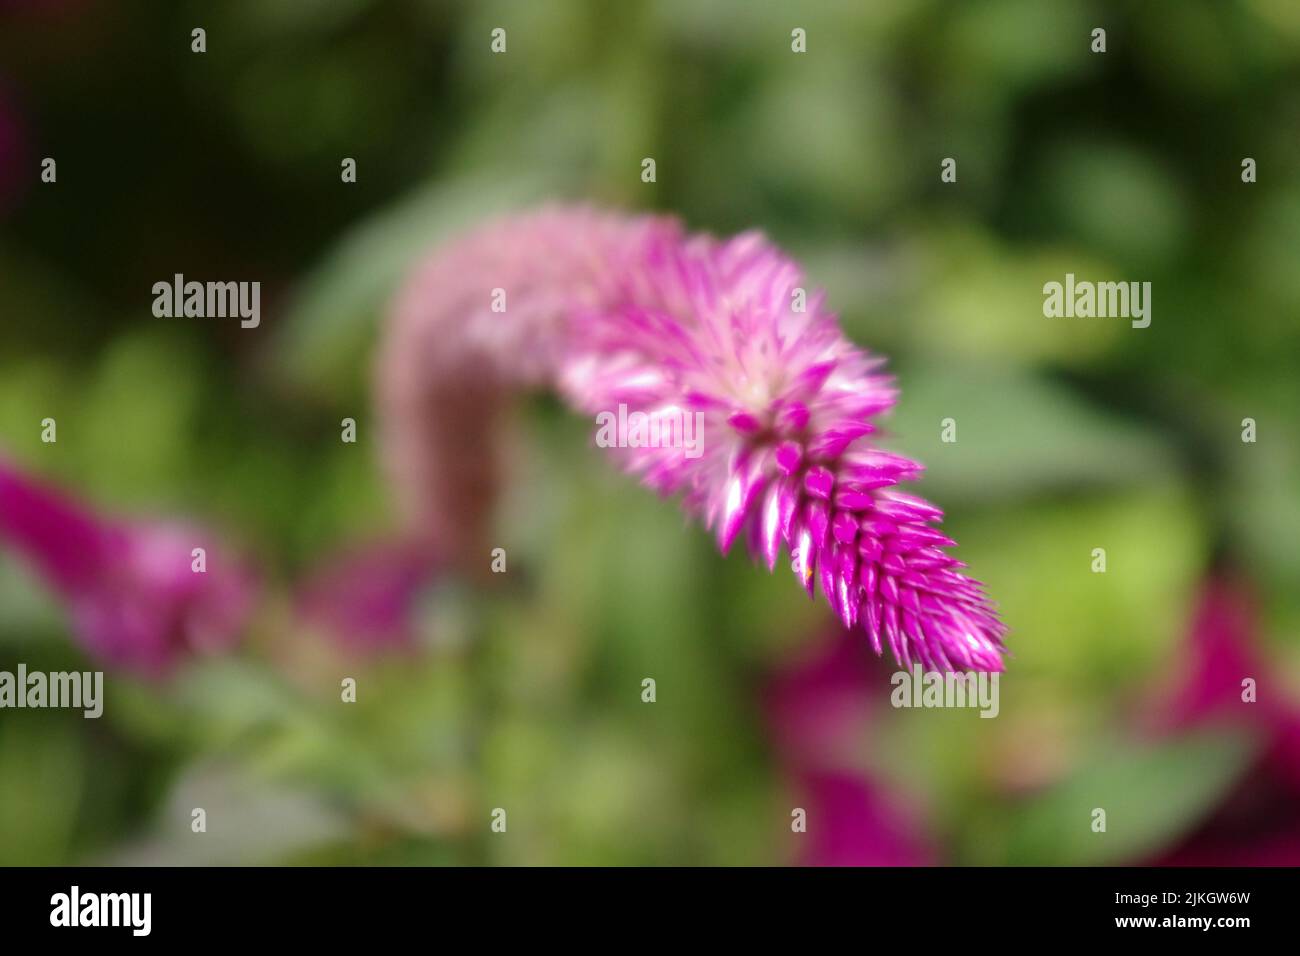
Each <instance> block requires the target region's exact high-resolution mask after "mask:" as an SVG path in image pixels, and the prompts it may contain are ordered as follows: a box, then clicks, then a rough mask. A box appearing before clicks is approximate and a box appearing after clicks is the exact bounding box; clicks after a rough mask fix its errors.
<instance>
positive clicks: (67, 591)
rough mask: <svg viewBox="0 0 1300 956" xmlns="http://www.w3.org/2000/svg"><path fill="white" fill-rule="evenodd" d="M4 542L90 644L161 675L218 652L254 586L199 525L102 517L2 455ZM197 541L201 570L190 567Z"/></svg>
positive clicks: (118, 661) (110, 657) (0, 540)
mask: <svg viewBox="0 0 1300 956" xmlns="http://www.w3.org/2000/svg"><path fill="white" fill-rule="evenodd" d="M0 544H7V545H8V546H10V547H11V548H13V549H14V550H15V551H16V552H18V553H19V554H21V555H23V556H24V557H25V558H26V559H27V561H28V562H29V563H30V564H31V565H32V567H33V568H34V569H35V571H36V572H37V573H38V574H39V575H40V576H41V577H42V578H43V579H44V580H45V582H46V583H47V584H48V585H49V586H50V588H51V589H52V590H54V591H55V592H56V593H57V594H58V595H59V596H60V597H61V598H62V599H63V600H64V601H65V602H66V603H67V606H68V608H69V609H70V612H71V615H72V619H73V626H74V629H75V630H76V632H77V634H78V636H79V637H80V638H81V640H82V642H83V643H84V644H85V646H86V649H87V650H88V651H89V652H90V653H91V654H93V655H94V656H95V657H97V658H99V659H100V660H102V661H104V662H106V663H108V664H110V665H114V666H120V667H124V668H128V669H131V670H135V671H137V672H140V673H143V674H145V675H147V676H151V677H158V676H162V675H163V674H165V673H166V672H167V671H168V670H170V669H171V667H173V666H174V665H175V663H176V662H177V661H178V660H179V659H180V658H181V657H183V656H184V655H186V654H188V653H192V652H196V651H211V650H216V649H220V648H224V647H226V646H228V645H229V644H230V643H232V642H233V641H234V640H235V638H236V637H237V636H238V633H239V630H240V628H241V627H242V625H243V623H244V621H245V619H246V617H247V615H248V612H249V610H250V608H251V603H252V596H253V584H252V580H251V576H250V575H249V573H248V572H247V570H246V569H244V568H242V567H231V566H230V565H228V564H227V563H226V562H225V561H224V560H223V559H222V558H221V557H220V556H219V555H218V554H217V553H215V552H214V551H213V550H212V548H211V545H210V544H209V542H208V540H207V538H206V536H205V535H204V534H203V533H201V532H198V531H196V530H193V529H190V528H187V527H185V526H181V525H175V524H163V523H143V524H126V523H121V522H116V521H110V520H105V519H103V518H100V517H98V516H96V515H93V514H91V513H90V512H89V511H88V510H86V509H85V508H83V507H82V506H80V505H79V504H76V503H74V502H72V501H71V500H69V499H67V498H65V497H63V496H62V495H60V494H59V493H57V492H55V491H53V490H51V489H49V488H47V487H44V486H42V485H40V484H38V483H36V482H35V481H32V480H31V479H30V478H28V477H26V476H25V475H23V474H22V473H21V472H19V471H18V470H17V469H16V468H14V467H13V466H12V465H10V464H8V463H7V462H5V461H3V460H0ZM196 547H202V548H204V549H205V553H206V562H205V563H206V570H205V571H204V572H203V573H197V572H195V571H194V570H193V564H192V562H193V556H192V551H193V549H194V548H196Z"/></svg>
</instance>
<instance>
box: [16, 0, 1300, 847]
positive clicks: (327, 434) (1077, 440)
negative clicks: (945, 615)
mask: <svg viewBox="0 0 1300 956" xmlns="http://www.w3.org/2000/svg"><path fill="white" fill-rule="evenodd" d="M198 26H201V27H203V28H205V29H206V31H207V44H208V52H207V53H206V54H202V55H200V54H194V53H191V52H190V31H191V29H193V28H194V27H198ZM1098 26H1100V27H1104V28H1105V29H1106V30H1107V44H1108V50H1107V52H1106V53H1105V54H1104V55H1096V54H1093V53H1091V52H1090V50H1089V45H1090V36H1089V34H1090V31H1091V30H1092V29H1093V28H1094V27H1098ZM494 27H504V28H505V29H506V30H507V37H508V47H507V53H506V54H505V55H499V56H498V55H493V54H492V53H491V52H490V50H489V41H490V32H491V30H492V29H493V28H494ZM794 27H802V28H804V29H805V30H806V31H807V37H808V52H807V53H806V54H803V55H797V54H794V53H792V52H791V48H790V31H791V30H792V29H793V28H794ZM1298 130H1300V5H1297V4H1296V3H1294V2H1293V0H1242V2H1237V3H1227V4H1225V3H1220V2H1213V0H1149V2H1141V3H1136V2H1134V3H1122V2H1114V3H1105V2H1092V3H1085V2H1071V0H1052V2H1041V0H987V2H980V3H948V2H938V0H881V2H872V3H860V2H848V0H846V2H829V0H828V2H818V3H806V4H792V3H777V2H764V0H720V2H714V3H708V4H704V3H699V2H696V0H660V2H654V3H607V2H599V0H590V2H579V0H545V2H538V0H495V2H487V0H484V2H475V3H452V2H434V0H423V2H420V0H407V2H387V3H385V2H378V0H328V2H326V0H295V2H292V3H289V2H284V3H279V2H273V3H268V2H264V0H228V2H223V3H221V4H211V3H200V2H192V0H185V2H167V3H161V2H158V3H145V2H130V0H118V2H108V0H6V2H4V3H0V210H2V211H0V217H2V218H0V455H2V456H3V457H5V458H6V459H8V460H9V461H10V462H11V463H13V464H15V465H16V466H17V467H19V468H21V469H22V470H23V471H24V473H26V474H27V475H28V476H30V477H31V478H32V479H33V480H35V481H38V482H40V483H42V484H45V485H49V486H53V487H58V488H61V489H63V490H64V492H66V493H67V494H69V495H71V496H73V497H74V498H76V499H77V500H78V501H80V502H82V504H83V505H84V506H85V507H87V508H91V509H94V510H95V511H96V512H97V513H101V514H103V515H107V516H114V517H121V516H126V517H128V518H130V519H131V520H139V521H150V520H155V519H158V518H172V517H183V518H184V519H185V520H187V521H194V522H199V523H201V524H203V525H204V526H206V527H208V528H210V529H213V532H214V533H215V534H217V535H218V536H219V537H220V538H221V540H222V541H224V542H225V543H226V545H227V547H228V548H230V549H232V550H233V551H235V552H238V553H239V554H241V555H245V556H247V557H248V559H249V560H250V561H251V562H253V563H254V564H255V565H256V567H257V571H258V575H259V582H260V583H259V585H258V590H257V596H256V609H255V612H254V613H253V615H252V617H251V618H250V621H249V624H248V626H247V627H246V628H244V629H242V630H241V633H240V634H239V640H238V641H237V642H236V643H235V644H234V645H233V646H231V647H229V648H226V649H225V650H224V651H223V652H222V653H211V654H203V655H196V657H195V659H193V660H184V661H180V662H178V666H176V667H175V668H174V669H173V670H171V671H169V672H168V673H167V674H166V675H165V676H163V677H145V676H141V675H138V674H136V673H134V672H132V671H131V670H129V669H123V668H114V667H111V666H110V667H108V668H107V669H108V676H107V679H106V687H107V700H106V705H105V713H104V716H103V718H102V719H100V720H98V721H92V720H84V719H82V717H81V716H80V713H79V712H75V711H54V710H44V711H32V710H25V711H13V710H6V711H3V712H0V862H3V863H6V864H20V863H27V864H31V863H35V864H53V863H87V862H88V863H140V862H143V863H195V864H200V863H229V862H242V863H323V864H776V863H789V862H802V863H958V864H1029V863H1048V864H1098V863H1146V862H1164V863H1177V862H1207V863H1297V862H1300V717H1297V714H1300V644H1298V643H1297V629H1298V627H1300V589H1298V588H1297V586H1296V585H1297V582H1300V544H1298V541H1300V417H1298V415H1297V411H1298V410H1300V376H1297V374H1296V372H1297V359H1298V357H1300V322H1298V321H1297V319H1298V318H1300V269H1297V267H1296V261H1297V253H1300V176H1298V175H1297V169H1298V168H1300V141H1298V138H1297V131H1298ZM46 156H51V157H54V158H56V160H57V163H58V181H57V184H53V185H51V184H42V183H41V182H40V180H39V172H40V160H41V159H42V158H43V157H46ZM646 156H651V157H654V158H655V159H656V161H657V167H658V170H657V172H658V177H657V179H658V181H657V182H656V183H654V184H645V183H642V182H641V179H640V162H641V159H642V158H643V157H646ZM343 157H353V158H355V159H356V161H357V164H358V181H357V182H356V183H355V184H343V183H341V182H340V175H339V174H340V162H341V160H342V158H343ZM944 157H954V158H956V159H957V162H958V181H957V182H956V183H955V184H943V183H941V182H940V178H939V170H940V162H941V160H942V159H943V158H944ZM1245 157H1252V158H1254V159H1255V160H1256V161H1257V163H1258V170H1259V172H1258V182H1257V183H1254V184H1245V183H1243V182H1242V180H1241V162H1242V159H1243V158H1245ZM554 198H561V199H563V198H568V199H579V200H586V201H593V202H598V203H602V204H607V205H610V206H615V207H619V208H625V209H628V210H658V211H665V212H671V213H674V214H677V215H680V216H681V217H682V218H683V219H684V221H685V222H686V223H687V224H688V225H689V226H690V227H691V228H693V229H701V230H707V231H711V232H715V233H719V234H728V233H732V232H736V231H740V230H744V229H750V228H759V229H762V230H764V231H766V232H767V233H768V234H769V235H770V236H771V237H772V238H773V239H774V240H775V241H776V242H778V243H779V244H781V245H782V246H783V247H785V248H787V249H788V250H790V251H791V253H792V254H793V255H795V256H796V257H797V258H799V260H800V261H801V262H803V263H804V264H805V265H806V267H807V269H808V272H809V274H810V276H811V277H812V279H813V281H814V282H815V283H816V284H817V285H820V286H823V287H825V288H826V289H827V291H828V296H829V300H830V302H831V304H832V306H833V307H834V308H836V309H837V310H838V311H839V312H840V314H841V316H842V320H843V323H844V326H845V328H846V330H847V332H848V334H849V335H850V337H851V338H853V339H854V340H855V341H856V342H858V343H859V344H861V345H863V346H865V347H868V348H870V349H872V350H875V351H879V352H881V353H883V354H885V355H886V356H888V357H889V359H890V365H891V368H892V370H893V371H894V372H895V373H896V375H897V377H898V380H899V384H900V386H901V389H902V399H901V402H900V404H899V406H898V409H897V412H896V413H895V414H894V415H893V417H892V418H891V419H890V421H889V429H890V435H889V438H888V442H889V443H890V444H891V446H892V447H895V448H898V449H900V450H903V451H906V452H907V453H909V454H912V455H914V456H915V457H917V458H919V459H920V460H922V461H923V462H925V464H926V465H927V467H928V473H927V476H926V478H925V480H924V482H923V484H922V485H921V486H920V488H919V490H920V491H921V493H923V494H925V495H926V496H927V497H929V498H931V499H932V500H935V501H936V502H938V503H939V504H940V505H941V506H943V507H944V508H945V510H946V511H947V513H948V518H947V521H946V527H947V528H948V529H949V531H950V533H951V534H952V535H953V536H954V537H955V538H956V539H957V540H958V541H960V542H961V547H960V550H959V552H958V553H959V556H960V557H962V558H963V559H964V560H966V561H967V562H968V563H969V564H970V566H971V570H972V573H973V574H974V575H975V576H977V577H979V578H981V579H983V580H984V581H985V582H986V583H987V585H988V589H989V592H990V594H991V595H992V596H993V598H994V599H995V600H996V601H997V602H998V603H999V605H1000V607H1001V610H1002V612H1003V614H1004V616H1005V619H1006V621H1007V622H1008V624H1009V626H1010V629H1011V633H1010V636H1009V639H1008V640H1009V646H1010V648H1011V652H1012V656H1011V658H1010V659H1009V666H1008V671H1007V673H1006V674H1005V675H1004V676H1003V678H1002V683H1001V713H1000V716H999V717H998V718H997V719H995V720H981V719H979V718H978V716H977V714H976V713H975V712H974V711H962V712H950V711H921V710H911V711H906V710H893V709H891V708H890V706H889V692H890V690H891V687H890V684H889V675H890V672H891V671H892V670H893V666H892V664H891V663H889V662H876V661H874V660H873V659H871V658H870V655H869V653H868V652H867V650H866V647H865V639H864V638H863V637H862V636H861V635H858V636H856V637H851V636H850V637H845V636H844V635H842V634H841V633H840V631H839V630H838V628H837V627H836V626H835V624H834V623H833V619H832V615H831V612H830V611H829V610H828V609H827V608H826V607H825V605H824V603H823V602H821V601H818V602H809V601H808V600H807V598H806V596H804V595H802V592H801V591H800V590H799V589H798V588H797V587H795V586H794V584H793V582H791V581H790V580H789V578H788V576H787V575H783V574H778V575H776V576H769V575H768V574H767V573H766V572H765V570H763V569H760V568H758V567H756V566H754V565H753V564H752V563H751V562H750V561H749V560H748V559H747V558H746V557H745V556H744V555H743V554H741V553H739V552H737V553H734V554H733V555H732V556H731V557H729V558H725V559H724V558H722V557H720V556H718V555H717V554H716V552H715V550H714V547H713V545H712V542H711V541H710V540H709V538H708V537H707V536H706V535H705V534H704V533H703V532H702V531H700V530H699V529H698V528H696V527H694V526H691V525H688V524H687V523H686V522H685V521H684V520H683V518H682V516H681V513H680V510H679V508H678V506H677V505H676V504H675V503H674V502H671V501H661V500H658V499H657V498H655V497H654V496H653V495H651V494H648V493H646V492H644V491H643V490H642V489H640V488H639V487H637V485H636V483H635V482H634V481H633V480H631V479H629V478H626V477H623V476H621V475H619V474H617V473H616V472H615V471H614V470H613V469H612V468H610V467H609V464H608V462H607V461H605V460H603V458H602V456H601V455H599V454H598V453H597V450H596V449H594V448H593V447H592V441H591V439H592V425H591V423H589V422H585V421H581V420H578V419H577V418H575V417H572V416H569V415H567V414H566V413H565V412H564V411H563V410H562V409H560V408H559V407H558V405H557V404H556V403H554V402H552V401H549V400H547V399H545V398H535V399H527V400H525V401H524V402H523V403H522V405H521V407H520V411H519V415H518V418H517V419H516V420H515V421H513V422H512V424H511V426H510V427H511V428H512V437H511V441H512V442H513V447H514V448H515V450H516V453H515V455H514V457H513V458H512V461H513V465H512V470H511V473H510V474H509V475H508V476H507V481H506V487H505V493H504V495H503V497H502V500H501V501H500V502H499V503H498V505H497V508H496V512H495V513H496V519H497V530H496V532H495V534H496V538H497V543H498V544H499V546H501V547H504V548H505V549H506V551H507V554H508V571H507V573H506V574H503V575H495V576H491V577H490V579H487V580H473V581H471V580H466V579H464V578H463V577H461V576H458V575H455V574H449V573H448V574H443V573H438V572H437V571H434V572H433V573H426V572H425V570H424V569H422V568H418V567H416V568H412V566H411V564H410V563H409V562H407V561H406V560H405V558H404V552H403V551H402V550H401V548H402V542H403V540H404V529H403V527H402V521H401V519H400V516H399V514H398V512H397V510H396V508H395V506H394V502H393V493H392V490H391V488H390V487H389V486H388V484H387V482H386V481H385V478H384V474H383V471H382V470H381V469H380V467H379V466H378V453H377V452H378V450H377V448H376V447H375V442H374V436H375V434H376V428H375V423H374V418H373V403H372V398H371V395H372V392H371V387H372V382H371V377H372V374H373V371H374V366H373V362H372V356H373V348H374V343H375V341H376V335H377V330H378V328H379V323H380V320H381V318H382V316H383V315H384V312H385V309H386V307H387V305H388V303H389V301H390V299H391V297H392V295H393V293H394V292H395V290H396V289H397V287H398V284H399V283H400V281H401V278H402V276H403V275H404V274H405V273H406V272H407V271H408V270H409V269H410V268H411V266H412V264H413V263H415V262H417V261H418V260H419V259H420V257H421V256H423V255H426V254H428V252H429V250H430V249H431V248H433V247H434V246H435V245H436V244H437V243H438V242H439V241H440V240H441V239H442V238H444V237H446V236H448V235H450V234H452V233H453V232H454V231H455V230H457V229H460V228H462V227H464V226H466V225H469V224H472V223H475V222H477V221H479V220H481V219H482V218H484V217H486V216H488V215H491V214H494V213H497V212H502V211H506V210H510V209H515V208H523V207H526V206H529V205H532V204H535V203H537V202H539V201H542V200H546V199H554ZM177 272H181V273H184V274H185V275H186V276H187V277H189V278H197V279H238V280H254V279H255V280H259V281H261V283H262V310H263V319H262V325H261V327H260V328H259V329H256V330H242V329H240V328H239V325H238V322H237V321H233V320H212V319H208V320H205V319H177V320H167V319H157V318H154V317H153V315H152V314H151V311H150V307H151V303H152V294H151V292H150V288H151V286H152V284H153V283H154V282H156V281H159V280H166V279H169V278H170V277H171V276H172V275H173V274H174V273H177ZM1066 272H1074V273H1075V274H1076V275H1078V276H1079V277H1080V278H1093V279H1098V280H1101V279H1110V280H1135V281H1150V282H1151V283H1152V284H1153V287H1154V290H1153V321H1152V324H1151V327H1150V328H1148V329H1145V330H1136V329H1132V328H1130V327H1129V324H1128V323H1127V322H1126V321H1124V320H1114V319H1047V318H1045V317H1044V316H1043V314H1042V291H1041V290H1042V286H1043V283H1045V282H1047V281H1051V280H1057V281H1060V280H1061V279H1062V278H1063V277H1064V275H1065V273H1066ZM46 417H53V418H55V419H56V420H57V422H58V441H57V443H55V444H46V443H42V442H41V440H40V433H41V427H40V422H41V420H42V419H44V418H46ZM344 417H354V418H355V419H356V421H357V423H358V435H359V440H358V442H357V443H356V444H344V443H342V442H341V441H340V427H339V423H340V420H341V419H342V418H344ZM946 417H951V418H954V419H955V420H956V422H957V437H958V440H957V442H956V443H952V444H946V443H943V442H941V441H940V427H941V426H940V423H941V421H942V419H944V418H946ZM1248 417H1249V418H1253V419H1255V421H1256V422H1257V428H1258V439H1257V441H1256V442H1254V443H1245V442H1243V441H1242V420H1243V419H1244V418H1248ZM1098 547H1102V548H1105V549H1106V551H1107V571H1106V573H1104V574H1098V573H1093V571H1092V549H1094V548H1098ZM488 561H489V557H488V555H486V554H485V555H484V557H483V562H484V564H485V565H486V564H487V562H488ZM322 569H324V570H322ZM322 575H324V577H323V578H322ZM322 580H323V581H324V584H321V582H322ZM313 582H315V584H313ZM358 582H360V583H358ZM313 589H314V593H316V594H317V595H319V594H321V593H324V594H325V595H326V596H327V599H324V600H318V601H315V602H313V599H312V597H311V594H312V593H313ZM304 595H306V596H304ZM308 612H310V613H308ZM20 661H22V662H25V663H26V664H27V666H28V668H29V669H44V670H62V669H72V668H76V669H86V668H91V667H95V666H98V665H97V664H96V663H95V661H96V658H95V657H94V656H92V655H90V654H88V652H87V649H86V647H85V645H84V642H82V641H81V640H80V639H79V636H78V634H77V633H76V629H75V628H74V627H73V626H72V625H71V623H70V619H69V615H68V613H67V607H66V601H64V600H62V599H61V597H60V596H59V595H58V594H57V593H55V592H53V591H52V590H51V589H50V588H49V587H47V586H46V583H45V582H44V581H43V580H42V579H41V577H40V576H39V575H38V574H36V573H34V571H33V568H32V565H31V562H30V561H27V560H25V559H24V557H23V555H21V554H19V553H17V551H15V550H14V549H5V548H4V547H3V543H0V669H7V670H13V669H15V668H16V665H17V663H18V662H20ZM345 676H351V677H354V678H355V679H356V681H357V684H358V699H357V702H356V703H355V704H344V703H342V702H341V701H340V689H339V688H340V680H341V678H342V677H345ZM646 677H653V678H654V679H655V680H656V682H657V701H656V702H655V703H653V704H647V703H643V702H642V700H641V681H642V680H643V678H646ZM1247 677H1249V678H1251V679H1253V680H1255V681H1256V682H1257V686H1258V697H1259V699H1258V702H1256V703H1254V704H1245V703H1242V701H1241V699H1240V690H1241V681H1242V680H1243V679H1244V678H1247ZM195 807H202V808H204V809H205V810H206V812H207V833H206V834H195V833H192V832H191V810H192V808H195ZM498 807H500V808H504V809H506V811H507V813H508V830H507V832H506V833H505V834H495V833H492V832H491V830H490V829H489V824H490V821H491V816H490V815H491V812H492V810H493V809H494V808H498ZM796 807H801V808H804V809H805V810H806V811H807V813H808V832H807V833H806V834H801V835H793V834H792V833H791V812H792V809H793V808H796ZM1098 807H1100V808H1104V809H1106V811H1107V815H1108V828H1107V832H1106V833H1105V834H1098V833H1094V832H1093V830H1092V820H1093V817H1092V811H1093V809H1094V808H1098Z"/></svg>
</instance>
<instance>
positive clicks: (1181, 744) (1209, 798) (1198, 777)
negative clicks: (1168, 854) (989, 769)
mask: <svg viewBox="0 0 1300 956" xmlns="http://www.w3.org/2000/svg"><path fill="white" fill-rule="evenodd" d="M1253 750H1254V747H1253V746H1252V745H1251V743H1250V742H1249V741H1248V740H1246V739H1244V738H1242V737H1240V736H1236V735H1232V734H1227V733H1217V732H1216V733H1208V732H1207V733H1197V734H1193V735H1188V736H1186V737H1183V738H1181V739H1178V740H1174V741H1171V742H1169V743H1165V744H1162V745H1159V746H1142V745H1139V744H1135V743H1127V742H1125V743H1118V744H1115V745H1113V746H1111V747H1109V748H1106V749H1105V750H1099V751H1097V752H1096V753H1094V754H1093V756H1092V757H1091V758H1090V759H1088V760H1087V761H1085V762H1084V763H1083V764H1081V765H1080V766H1079V767H1078V768H1076V770H1075V771H1074V772H1073V773H1072V774H1071V775H1070V776H1069V777H1068V778H1067V779H1065V780H1063V781H1062V782H1061V783H1060V784H1058V785H1057V786H1055V787H1053V788H1052V789H1051V790H1049V791H1048V792H1046V793H1044V794H1042V795H1041V796H1039V797H1036V798H1034V799H1032V800H1030V801H1029V802H1028V803H1026V804H1025V805H1023V806H1021V807H1019V808H1014V809H1012V808H1004V809H1002V810H1001V814H1002V816H1003V817H1005V825H1004V832H1005V836H1006V840H1005V843H1004V844H1003V845H1002V846H1001V847H1000V849H998V850H995V851H994V852H995V855H998V856H1000V857H1001V858H1000V859H997V860H983V861H981V862H989V863H1001V864H1010V865H1023V866H1043V865H1047V864H1054V865H1064V866H1097V865H1108V864H1117V863H1125V862H1138V861H1141V860H1143V859H1146V858H1149V857H1150V856H1151V855H1152V854H1154V853H1157V852H1159V851H1160V850H1161V849H1163V848H1165V847H1167V846H1169V845H1170V844H1171V843H1172V842H1173V841H1174V840H1176V839H1177V838H1178V837H1179V836H1181V835H1182V834H1184V833H1186V832H1187V831H1189V830H1190V829H1191V828H1192V827H1194V826H1195V825H1196V824H1197V823H1198V822H1199V821H1200V820H1201V819H1202V818H1203V817H1204V816H1205V814H1206V813H1207V812H1208V811H1209V810H1210V809H1211V808H1212V807H1213V806H1214V805H1215V804H1216V803H1217V802H1218V801H1219V800H1220V799H1221V798H1222V797H1223V796H1224V794H1225V793H1226V792H1227V790H1228V788H1229V787H1231V786H1232V784H1233V783H1234V782H1235V781H1236V780H1237V779H1238V777H1239V776H1240V775H1241V773H1242V771H1243V770H1244V769H1245V768H1246V765H1247V761H1248V760H1249V759H1250V757H1251V755H1252V753H1253ZM1097 809H1101V810H1105V812H1106V817H1105V820H1106V830H1105V832H1104V833H1098V832H1094V829H1093V818H1094V811H1095V810H1097ZM992 825H993V827H994V828H995V829H997V824H996V823H994V824H992Z"/></svg>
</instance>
